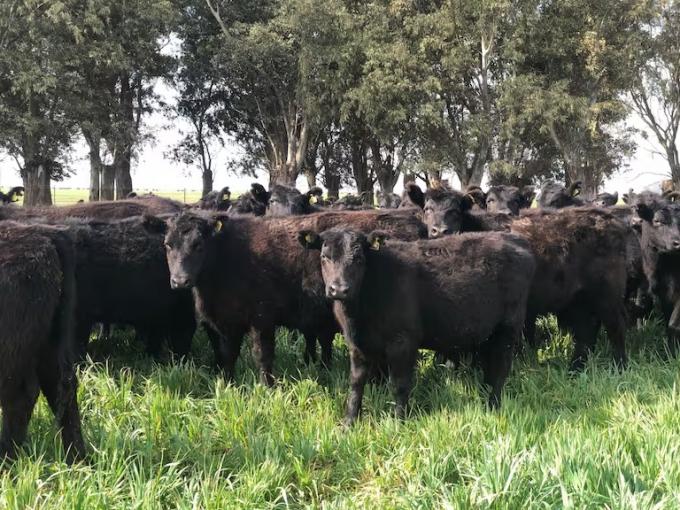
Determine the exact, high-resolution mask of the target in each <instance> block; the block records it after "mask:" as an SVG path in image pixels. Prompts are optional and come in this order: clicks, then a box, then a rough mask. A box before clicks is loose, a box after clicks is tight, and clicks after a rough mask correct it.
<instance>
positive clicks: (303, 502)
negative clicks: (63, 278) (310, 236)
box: [0, 321, 680, 510]
mask: <svg viewBox="0 0 680 510" xmlns="http://www.w3.org/2000/svg"><path fill="white" fill-rule="evenodd" d="M543 326H544V328H543V331H544V335H549V336H550V337H551V339H552V340H551V343H550V344H549V346H548V348H546V349H545V350H544V351H541V352H540V353H539V355H538V356H535V355H529V354H527V355H524V357H522V358H521V359H520V360H519V361H518V362H517V363H516V364H515V365H514V367H513V371H512V376H511V378H510V380H509V383H508V385H507V387H506V391H505V397H504V398H505V401H504V405H503V408H502V410H501V411H500V412H489V411H487V410H486V409H485V408H484V406H483V404H482V403H483V396H482V395H481V394H480V391H479V387H478V384H477V378H476V377H475V376H474V374H473V373H471V372H470V370H465V369H462V370H460V371H453V370H451V369H449V368H446V367H444V366H437V365H434V364H433V360H432V356H431V355H430V354H425V355H424V356H423V359H422V361H421V363H420V366H419V376H418V382H417V386H416V388H415V390H414V395H413V399H412V402H413V404H414V407H413V410H412V415H411V417H410V418H409V419H408V420H407V421H405V422H400V421H398V420H395V419H394V418H392V417H391V414H390V411H391V409H392V407H391V403H390V400H391V394H390V392H389V391H388V389H387V388H386V387H384V386H369V389H368V391H367V394H366V398H365V403H364V409H365V413H364V415H363V418H362V419H361V420H360V422H359V423H358V425H357V426H355V427H354V428H352V429H351V430H346V429H344V428H342V427H341V426H340V421H341V418H342V414H343V404H344V399H345V396H346V393H347V368H348V359H347V350H346V348H345V347H344V345H343V343H342V341H341V339H340V338H338V339H337V340H336V347H337V349H336V351H335V360H334V367H333V369H332V370H331V371H330V372H321V373H320V372H319V371H318V370H317V368H316V367H305V366H304V365H303V364H302V361H301V353H302V342H301V341H300V339H299V338H298V337H297V336H294V335H291V334H289V333H287V332H281V333H280V334H279V337H278V344H277V360H276V372H277V374H278V375H279V376H280V382H279V384H278V386H277V387H276V388H275V389H267V388H265V387H262V386H260V385H259V384H257V383H256V377H255V375H254V371H253V364H252V360H251V357H250V355H249V353H247V352H246V350H245V349H244V355H243V356H242V359H241V361H239V365H238V380H237V383H236V384H235V385H225V384H224V382H223V381H222V380H221V379H220V378H219V377H218V375H217V374H216V372H215V371H214V370H212V369H211V368H208V367H210V365H211V364H212V355H211V351H210V348H209V347H208V343H207V340H206V339H205V338H204V337H203V335H200V334H199V335H198V336H197V339H196V342H195V347H194V351H193V353H192V354H193V356H192V361H191V362H188V363H182V364H177V363H172V362H169V361H166V362H162V363H156V362H154V361H152V360H151V359H149V358H148V357H146V356H145V355H143V354H142V352H143V348H142V347H140V346H138V345H135V344H134V342H132V341H128V338H129V335H124V334H123V335H118V338H119V340H118V342H119V343H118V344H117V345H111V344H109V345H102V344H97V343H96V342H95V343H93V345H92V357H93V359H94V360H96V361H90V362H88V363H86V364H85V365H84V366H83V367H82V369H81V373H80V392H79V395H80V404H81V410H82V414H83V417H84V430H85V434H86V440H87V441H88V443H89V450H90V452H91V454H90V458H89V460H88V462H87V463H81V464H78V465H75V466H73V467H68V466H67V465H65V464H64V463H63V461H62V460H61V459H62V458H63V457H62V452H61V450H60V448H61V446H60V441H59V439H58V436H56V431H55V428H54V425H53V421H52V418H51V415H50V414H49V411H48V409H47V405H46V403H45V402H44V400H43V399H42V398H41V400H40V402H39V405H38V409H37V413H36V415H35V417H34V419H33V421H32V423H31V430H30V442H29V444H28V445H27V446H26V448H25V451H24V453H23V454H22V456H21V457H20V458H19V460H18V461H16V462H15V463H14V464H13V465H11V466H5V469H4V470H3V471H0V508H3V509H5V508H12V509H14V508H16V509H26V508H55V509H57V508H58V509H66V508H82V509H113V508H119V509H125V510H127V509H132V508H144V509H146V508H151V509H168V508H186V509H190V508H207V509H225V508H248V509H250V508H289V507H290V508H357V509H364V508H375V509H378V508H433V509H434V508H437V509H439V508H451V509H457V508H466V507H474V508H631V509H632V508H645V509H646V508H680V462H678V459H679V458H680V457H679V455H680V396H679V395H678V374H679V373H680V372H679V369H680V361H675V360H674V361H666V356H665V354H664V353H663V352H660V351H659V345H660V344H661V340H660V339H661V338H662V336H663V335H662V328H661V327H660V325H659V324H658V323H657V322H654V321H650V322H648V323H647V324H645V326H644V328H643V329H642V330H639V331H632V332H630V333H629V337H628V345H629V350H630V355H631V363H630V367H629V368H628V370H626V371H625V372H624V373H621V374H620V373H618V372H617V371H616V370H615V369H614V368H613V367H612V365H611V364H610V362H609V351H608V347H607V344H606V342H604V341H601V342H600V347H599V349H598V352H597V354H596V356H595V357H594V358H593V359H592V360H591V362H590V363H589V365H588V367H587V370H586V371H585V373H583V374H581V375H579V376H576V377H570V376H569V375H568V374H567V372H566V370H565V367H566V365H567V360H568V355H569V352H568V350H569V349H568V347H567V346H568V345H569V341H568V338H565V337H561V336H559V335H558V334H557V333H556V330H555V325H554V322H549V321H546V322H544V324H543Z"/></svg>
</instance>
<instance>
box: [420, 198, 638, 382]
mask: <svg viewBox="0 0 680 510" xmlns="http://www.w3.org/2000/svg"><path fill="white" fill-rule="evenodd" d="M470 205H471V200H470V199H469V198H468V197H467V196H466V195H463V194H462V193H460V192H457V191H453V190H442V189H437V190H428V191H427V193H426V200H425V209H424V211H423V217H424V220H425V223H426V225H427V228H428V232H429V234H430V237H434V238H436V237H441V236H443V235H446V234H453V233H457V232H461V231H464V230H472V229H473V228H474V229H476V230H494V229H504V230H505V229H509V230H510V231H511V232H513V233H517V234H519V235H522V236H523V237H525V238H526V239H527V240H528V241H529V245H530V246H531V249H532V252H533V253H534V255H535V256H536V261H537V264H538V265H537V269H536V277H535V279H534V282H533V285H532V289H531V294H530V296H529V305H528V310H527V317H528V319H527V338H528V339H529V341H530V342H532V341H533V338H534V327H535V320H534V319H535V317H536V316H537V315H543V314H546V313H555V314H556V315H557V317H558V320H559V322H560V325H562V326H564V327H566V328H568V329H569V330H571V331H572V332H573V333H574V341H575V347H576V349H575V352H574V357H573V359H572V363H571V368H572V370H579V369H581V368H582V367H583V364H584V362H585V360H586V359H587V356H588V353H589V351H590V349H591V348H592V346H593V344H594V342H595V339H596V336H597V332H598V330H599V327H600V324H604V326H605V328H606V329H607V332H608V334H609V339H610V341H611V342H612V344H613V346H614V350H615V358H616V361H617V362H618V363H619V365H620V366H623V365H624V364H625V361H626V355H625V343H624V334H625V310H624V301H623V297H624V295H625V292H626V285H627V280H628V273H627V269H628V267H629V260H628V258H627V257H628V248H627V243H628V239H629V236H630V234H631V232H630V229H629V228H628V227H627V226H626V225H625V224H624V223H622V222H621V221H619V220H618V219H616V218H615V217H614V216H613V215H612V214H610V213H609V212H607V211H606V210H603V209H597V208H589V207H579V208H566V209H560V210H547V211H545V210H535V209H533V210H525V211H523V213H522V215H521V216H520V217H519V218H512V217H510V216H509V215H501V214H488V213H473V212H470ZM503 217H504V218H505V219H503Z"/></svg>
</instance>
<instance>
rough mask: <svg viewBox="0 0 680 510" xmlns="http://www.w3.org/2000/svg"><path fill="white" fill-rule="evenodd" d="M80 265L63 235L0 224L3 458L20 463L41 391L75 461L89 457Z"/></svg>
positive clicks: (51, 230) (39, 228) (0, 442)
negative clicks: (82, 396) (80, 395)
mask: <svg viewBox="0 0 680 510" xmlns="http://www.w3.org/2000/svg"><path fill="white" fill-rule="evenodd" d="M74 265H75V261H74V252H73V245H72V243H71V242H70V239H69V237H68V236H67V235H66V234H65V233H64V232H61V231H58V230H56V229H54V228H49V227H43V226H25V225H18V224H16V223H13V222H3V223H2V224H0V300H1V301H2V303H0V330H1V331H2V336H1V337H0V374H1V375H0V406H1V407H2V435H1V436H0V458H1V457H5V456H9V457H12V456H14V454H15V449H16V447H17V446H18V445H20V444H21V443H23V442H24V440H25V438H26V433H27V430H28V423H29V420H30V418H31V414H32V413H33V408H34V406H35V402H36V399H37V398H38V393H39V392H40V391H41V390H42V392H43V394H44V395H45V397H46V398H47V402H48V404H49V406H50V408H51V409H52V412H53V413H54V416H55V418H56V419H57V422H58V423H59V426H60V427H61V433H62V439H63V442H64V448H65V449H66V450H67V454H68V458H69V459H73V458H74V457H76V456H82V455H84V453H85V446H84V443H83V438H82V434H81V429H80V414H79V412H78V403H77V400H76V389H77V380H76V374H75V369H74V362H75V352H74V351H75V348H74V338H73V333H74V331H73V330H74V312H75V306H76V288H75V274H74Z"/></svg>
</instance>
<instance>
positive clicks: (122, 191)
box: [113, 73, 135, 200]
mask: <svg viewBox="0 0 680 510" xmlns="http://www.w3.org/2000/svg"><path fill="white" fill-rule="evenodd" d="M134 98H135V91H134V89H133V87H131V86H130V77H129V76H128V74H127V73H122V74H121V77H120V103H119V106H120V112H121V116H122V118H123V121H124V122H125V123H126V125H127V129H126V131H125V134H124V136H123V137H122V141H121V142H120V144H119V146H118V147H117V148H116V149H117V150H116V151H115V154H116V157H115V158H114V162H113V165H114V167H115V170H116V173H115V179H116V198H117V199H118V200H121V199H123V198H126V197H127V196H128V195H129V194H130V193H132V176H131V175H130V167H131V164H132V145H133V144H134V139H133V136H132V135H131V134H130V131H131V130H132V129H133V126H135V111H134Z"/></svg>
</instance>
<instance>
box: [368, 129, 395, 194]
mask: <svg viewBox="0 0 680 510" xmlns="http://www.w3.org/2000/svg"><path fill="white" fill-rule="evenodd" d="M392 152H393V151H390V154H388V155H387V157H385V159H383V158H382V154H381V150H380V142H378V141H377V140H374V141H373V142H372V143H371V155H372V156H373V167H374V168H375V176H376V178H377V180H378V185H379V186H380V189H381V190H382V192H383V193H385V194H387V193H393V192H394V186H395V185H396V184H397V181H398V180H399V170H397V169H396V168H395V164H394V159H393V157H392Z"/></svg>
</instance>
